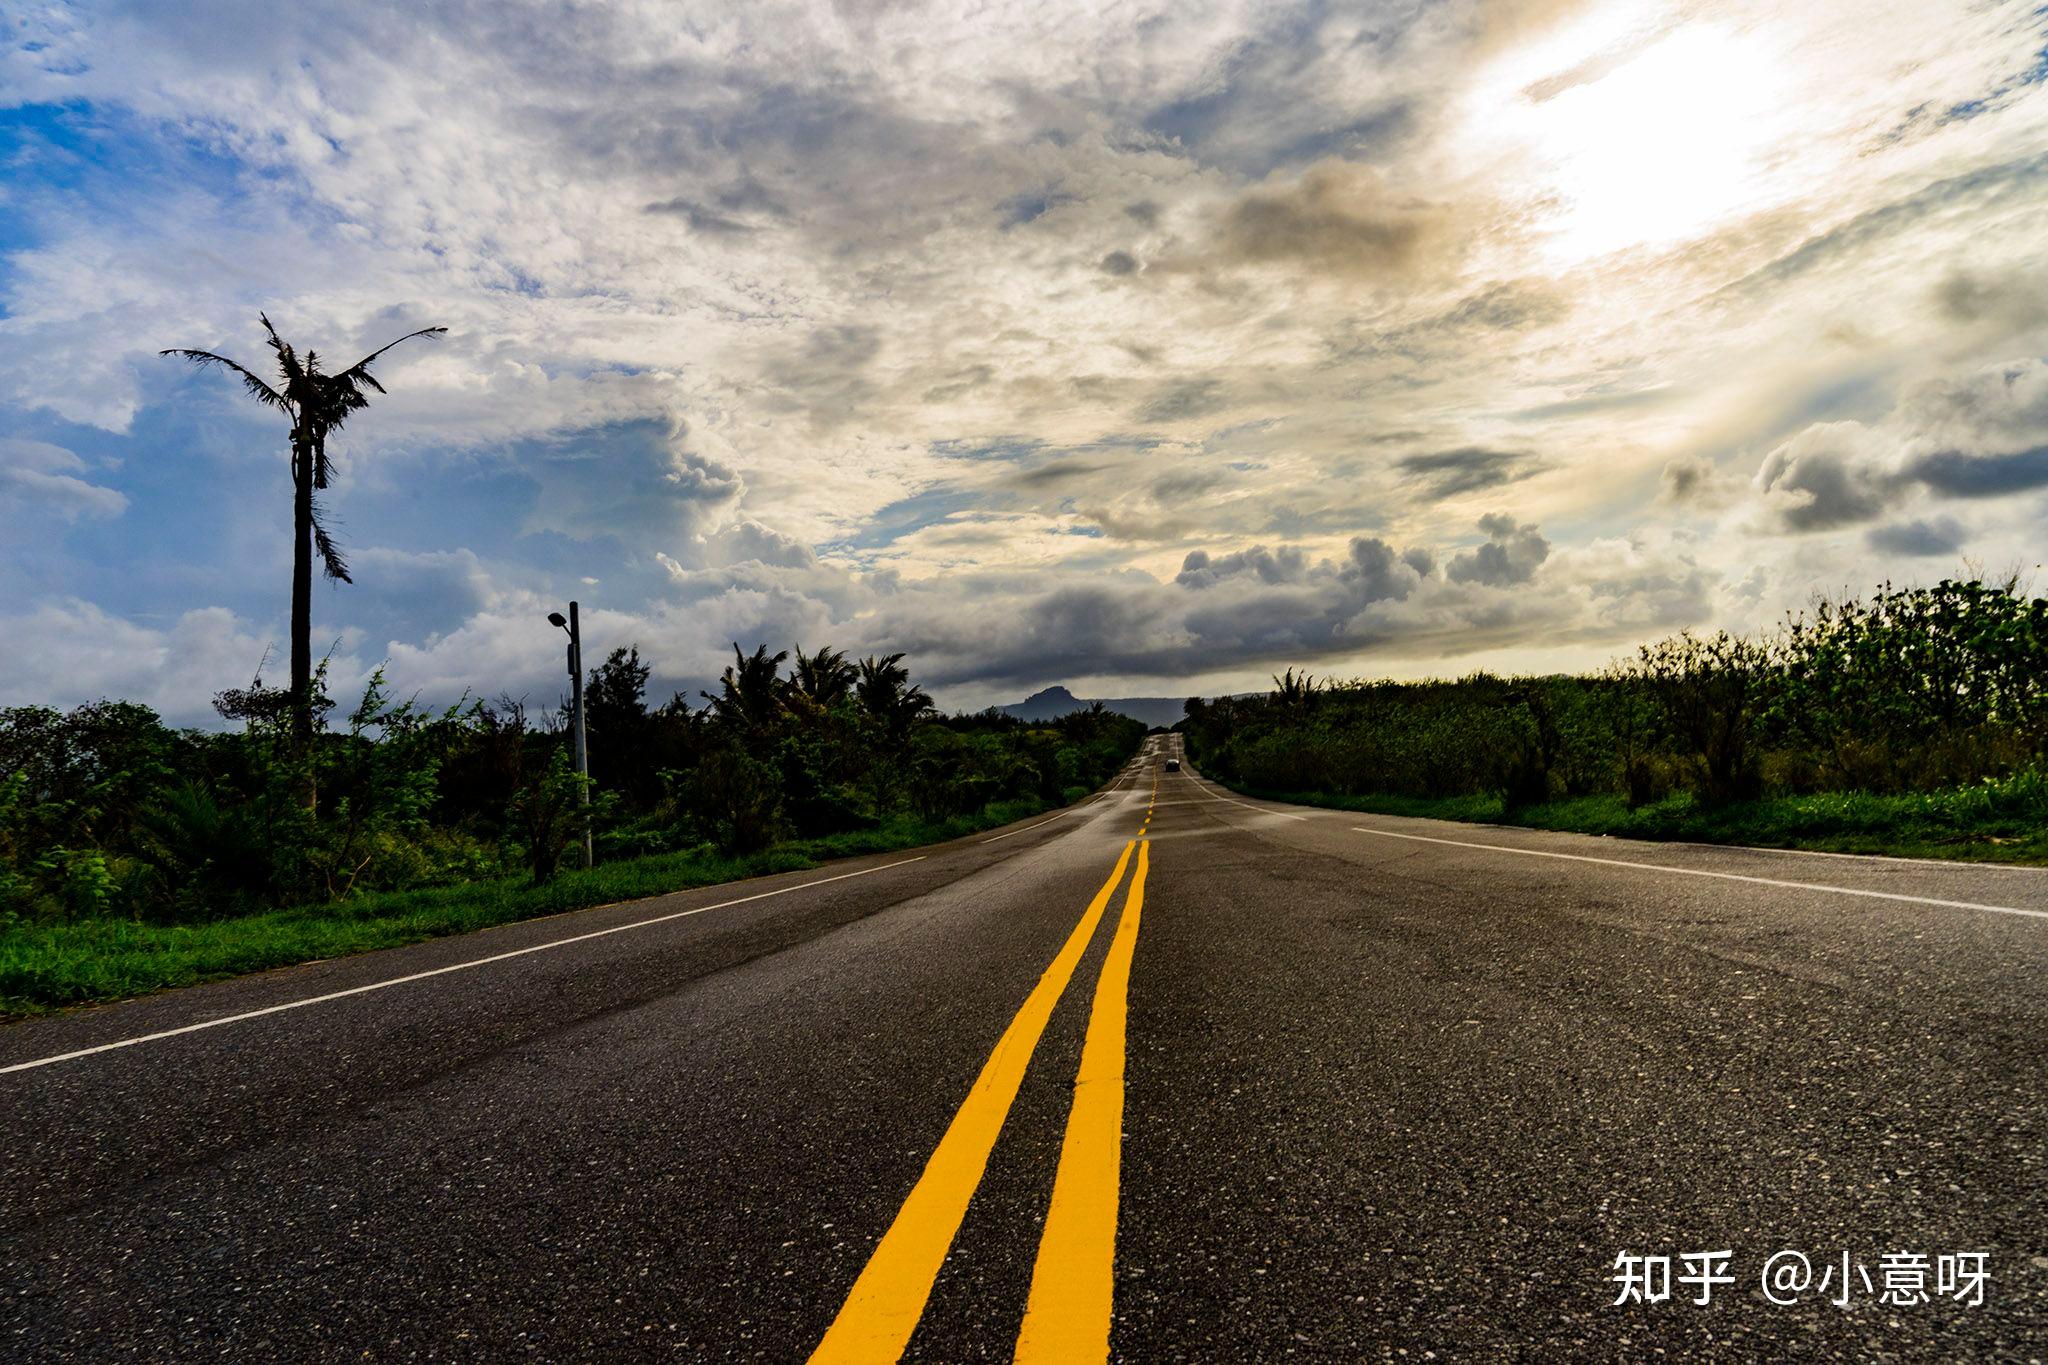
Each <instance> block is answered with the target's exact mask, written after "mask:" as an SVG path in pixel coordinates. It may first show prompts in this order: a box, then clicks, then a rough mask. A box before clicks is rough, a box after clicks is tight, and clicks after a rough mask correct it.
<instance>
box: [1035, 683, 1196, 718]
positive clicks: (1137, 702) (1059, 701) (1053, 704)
mask: <svg viewBox="0 0 2048 1365" xmlns="http://www.w3.org/2000/svg"><path fill="white" fill-rule="evenodd" d="M1097 700H1098V699H1097V698H1092V697H1077V696H1075V695H1074V694H1073V693H1072V692H1071V691H1069V690H1068V689H1067V688H1066V687H1065V686H1063V685H1061V684H1059V683H1054V684H1053V685H1052V686H1051V687H1047V688H1042V689H1040V690H1039V691H1037V692H1033V693H1032V694H1031V695H1030V696H1028V697H1026V698H1025V699H1024V700H1023V701H1019V702H1012V703H1010V704H1009V705H1008V706H999V707H997V708H996V709H997V710H999V711H1001V712H1003V713H1004V714H1005V715H1010V716H1015V717H1017V718H1018V719H1019V720H1027V721H1043V720H1058V719H1059V718H1060V717H1061V716H1065V715H1070V714H1072V713H1073V712H1075V711H1085V710H1087V709H1088V708H1089V707H1090V706H1092V705H1094V704H1095V702H1096V701H1097ZM1099 700H1100V701H1101V702H1102V704H1103V705H1104V706H1106V707H1108V708H1109V709H1110V710H1112V711H1116V712H1119V713H1121V714H1123V715H1126V716H1129V717H1130V718H1131V719H1133V720H1140V721H1143V722H1144V723H1145V724H1147V725H1172V724H1174V723H1175V722H1177V721H1178V720H1180V718H1181V698H1179V697H1114V698H1112V697H1103V698H1100V699H1099Z"/></svg>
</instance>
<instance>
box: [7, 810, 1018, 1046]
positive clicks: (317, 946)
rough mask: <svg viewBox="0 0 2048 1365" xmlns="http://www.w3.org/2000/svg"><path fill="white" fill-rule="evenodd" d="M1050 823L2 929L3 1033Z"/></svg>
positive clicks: (874, 836) (921, 828)
mask: <svg viewBox="0 0 2048 1365" xmlns="http://www.w3.org/2000/svg"><path fill="white" fill-rule="evenodd" d="M1045 809H1048V808H1047V807H1046V806H1045V804H1044V803H1043V802H1039V801H1035V800H1024V801H1003V802H998V803H996V804H994V805H991V806H988V807H986V808H984V809H983V810H982V811H981V812H980V813H979V814H976V815H970V816H957V817H955V818H953V819H950V820H940V821H930V820H916V819H910V818H899V819H896V820H892V821H888V822H886V823H884V824H881V825H878V826H876V827H875V828H873V829H865V830H856V831H853V832H851V833H847V834H835V835H831V836H829V837H827V838H822V839H804V840H798V841H793V842H790V843H784V844H777V845H775V846H774V847H773V848H769V849H765V850H763V851H762V852H760V853H755V854H750V855H748V856H746V857H739V858H726V857H719V856H717V855H714V854H708V853H703V852H694V851H693V852H681V853H659V854H653V855H650V856H648V857H644V858H630V859H622V860H620V861H618V862H612V863H605V864H602V865H600V866H598V867H594V868H592V869H590V870H589V871H587V872H586V871H583V870H581V869H577V870H575V871H568V872H563V873H561V874H559V875H558V876H556V877H555V879H554V880H553V881H551V882H548V883H546V884H545V885H541V886H535V885H534V884H533V883H532V882H531V881H529V880H528V879H527V878H525V877H523V876H515V877H503V878H499V879H497V880H494V881H484V882H466V883H463V884H461V885H457V886H437V887H427V888H423V889H420V890H416V891H391V892H376V893H372V894H369V895H363V896H358V897H355V898H353V899H350V900H346V901H342V902H339V903H336V904H321V905H301V906H294V907H292V908H289V909H284V910H272V911H268V912H266V913H263V914H256V915H238V916H234V917H231V918H226V919H218V920H213V921H210V922H207V923H203V924H150V923H147V922H143V921H137V920H125V919H110V920H79V921H73V922H70V923H32V922H29V921H25V920H16V921H14V922H12V923H0V1019H5V1018H21V1017H24V1016H28V1015H34V1014H44V1013H47V1012H49V1011H51V1010H56V1009H62V1008H65V1007H67V1006H71V1005H83V1004H89V1003H94V1002H98V1001H105V1000H120V999H125V998H127V997H129V996H133V995H143V994H147V993H148V992H150V991H158V990H164V989H166V988H169V987H173V986H191V985H196V984H198V983H199V982H202V981H218V980H221V979H222V978H225V977H231V976H241V975H243V974H245V973H248V972H255V971H262V970H264V969H265V968H268V967H285V966H290V965H292V964H294V963H299V962H312V961H315V960H318V959H321V958H330V957H344V956H347V955H348V954H351V953H363V952H369V951H370V950H372V949H376V948H395V947H398V946H400V945H403V944H407V943H418V942H421V941H423V940H425V939H430V938H440V937H442V936H444V935H447V934H463V933H468V932H469V931H471V930H473V929H486V928H489V927H490V926H492V925H495V924H509V923H512V922H513V921H515V920H523V919H533V918H536V917H538V916H541V915H553V914H559V913H561V912H562V911H565V910H581V909H585V908H587V907H589V906H593V905H606V904H609V903H611V902H613V901H623V900H634V899H637V898H639V897H643V896H659V895H662V894H665V893H667V892H671V891H687V890H689V889H691V888H693V887H700V886H713V885H716V884H718V883H720V882H730V881H738V880H740V879H741V878H743V877H759V876H764V875H766V874H768V873H774V872H795V871H801V870H802V869H804V868H810V867H816V866H818V865H819V864H820V863H823V862H825V861H827V860H829V859H832V858H850V857H855V856H858V855H860V854H863V853H886V852H890V851H892V850H895V849H903V848H915V847H918V846H919V845H923V844H936V843H943V842H945V841H946V840H948V839H958V838H960V837H962V836H964V835H968V834H973V833H976V832H977V831H980V830H984V829H993V828H995V827H996V826H998V825H1006V824H1009V823H1010V822H1011V821H1013V820H1022V819H1025V818H1026V817H1028V816H1031V815H1035V814H1037V813H1038V812H1040V811H1042V810H1045Z"/></svg>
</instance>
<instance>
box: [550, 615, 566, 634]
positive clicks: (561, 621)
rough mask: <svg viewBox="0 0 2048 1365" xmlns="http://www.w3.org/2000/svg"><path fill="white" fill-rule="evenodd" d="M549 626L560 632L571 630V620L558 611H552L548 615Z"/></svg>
mask: <svg viewBox="0 0 2048 1365" xmlns="http://www.w3.org/2000/svg"><path fill="white" fill-rule="evenodd" d="M548 624H549V625H551V626H554V627H556V628H557V629H560V630H567V629H568V628H569V619H568V618H567V617H565V616H563V615H562V613H560V612H558V611H551V612H549V613H548Z"/></svg>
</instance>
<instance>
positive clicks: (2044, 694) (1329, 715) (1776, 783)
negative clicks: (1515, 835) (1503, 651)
mask: <svg viewBox="0 0 2048 1365" xmlns="http://www.w3.org/2000/svg"><path fill="white" fill-rule="evenodd" d="M1274 682H1275V690H1274V691H1273V692H1272V693H1271V694H1269V695H1266V696H1263V697H1251V698H1242V699H1222V700H1217V701H1213V702H1205V701H1203V700H1201V699H1199V698H1197V699H1192V700H1190V701H1189V702H1188V703H1187V719H1186V721H1185V722H1184V723H1183V725H1182V727H1181V728H1182V729H1183V730H1184V731H1185V732H1186V735H1187V746H1188V752H1189V754H1190V756H1191V757H1192V758H1194V760H1195V761H1196V762H1197V763H1199V764H1201V765H1202V766H1203V767H1204V769H1205V770H1206V771H1208V772H1210V773H1212V774H1214V775H1215V776H1218V777H1222V778H1225V779H1226V780H1231V781H1236V782H1239V783H1242V784H1243V785H1245V786H1247V787H1251V788H1255V789H1258V790H1261V791H1266V792H1273V793H1284V792H1299V793H1311V792H1321V793H1331V794H1337V795H1344V796H1368V795H1389V796H1413V797H1455V796H1475V795H1498V796H1499V797H1500V798H1501V800H1502V803H1503V805H1504V807H1505V808H1506V809H1508V810H1509V811H1512V810H1514V809H1515V808H1516V807H1518V806H1529V805H1535V804H1538V803H1542V802H1547V801H1551V800H1555V799H1559V798H1564V797H1577V796H1589V795H1601V794H1609V795H1618V796H1621V797H1623V798H1624V799H1625V801H1626V804H1627V806H1628V808H1629V809H1630V810H1631V811H1633V810H1636V809H1638V808H1640V807H1643V806H1648V805H1652V804H1655V803H1658V802H1662V801H1666V800H1670V799H1674V798H1676V799H1682V800H1687V801H1691V802H1694V803H1696V804H1698V805H1701V806H1707V807H1712V806H1726V805H1729V804H1731V803H1735V802H1741V801H1746V800H1751V799H1754V798H1757V797H1761V796H1764V795H1767V794H1803V793H1813V792H1871V793H1910V792H1933V791H1939V790H1945V789H1953V788H1957V787H1964V786H1970V785H1972V784H1981V783H1985V782H2006V781H2011V780H2013V779H2015V778H2024V779H2027V782H2026V783H2024V784H2023V785H2026V786H2027V788H2028V790H2031V791H2035V792H2037V793H2038V792H2041V791H2048V784H2044V781H2043V779H2042V773H2043V764H2044V760H2048V599H2044V598H2040V597H2032V596H2030V595H2028V594H2027V593H2025V592H2023V591H2022V590H2021V589H2020V586H2019V584H2018V582H2017V581H2016V580H2015V581H2008V582H2005V583H2002V584H1987V583H1984V582H1981V581H1975V580H1971V581H1947V580H1945V581H1943V582H1941V583H1938V584H1935V585H1934V586H1931V587H1909V588H1895V587H1893V586H1891V585H1889V584H1886V585H1884V586H1883V587H1881V588H1879V589H1878V590H1876V591H1875V592H1874V593H1872V594H1871V595H1870V596H1868V597H1867V598H1857V597H1849V596H1844V597H1842V598H1840V599H1837V600H1826V601H1821V602H1818V603H1817V604H1816V605H1815V606H1814V607H1813V608H1812V609H1811V610H1809V611H1807V612H1802V613H1797V614H1794V615H1791V616H1789V617H1788V618H1787V619H1786V621H1785V623H1784V624H1783V626H1782V627H1781V628H1780V629H1779V630H1777V631H1774V632H1771V633H1769V634H1766V635H1762V636H1758V637H1746V636H1739V635H1730V634H1728V633H1726V632H1722V633H1719V634H1716V635H1713V636H1698V635H1694V634H1691V633H1689V632H1688V633H1683V634H1680V635H1676V636H1673V637H1671V638H1669V639H1666V640H1662V641H1659V642H1658V643H1655V644H1650V645H1644V646H1642V647H1641V648H1640V649H1639V650H1637V652H1636V653H1635V655H1634V656H1633V657H1630V658H1627V659H1623V660H1621V661H1618V662H1617V663H1615V664H1614V665H1612V666H1611V667H1609V668H1607V669H1605V670H1603V671H1601V672H1599V673H1595V674H1589V675H1584V676H1553V677H1539V678H1508V677H1499V676H1496V675H1494V674H1491V673H1484V672H1481V673H1474V674H1472V675H1471V676H1469V677H1466V678H1462V679H1458V680H1456V681H1430V682H1415V683H1397V682H1353V683H1346V684H1342V685H1337V686H1328V685H1324V684H1320V683H1318V682H1317V681H1316V680H1315V679H1314V678H1312V677H1309V676H1307V675H1305V674H1297V673H1295V672H1294V671H1293V670H1291V669H1290V670H1289V671H1288V672H1286V673H1285V674H1283V675H1281V676H1280V677H1278V678H1276V679H1275V680H1274ZM2043 815H2044V817H2048V807H2044V810H2043Z"/></svg>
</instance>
